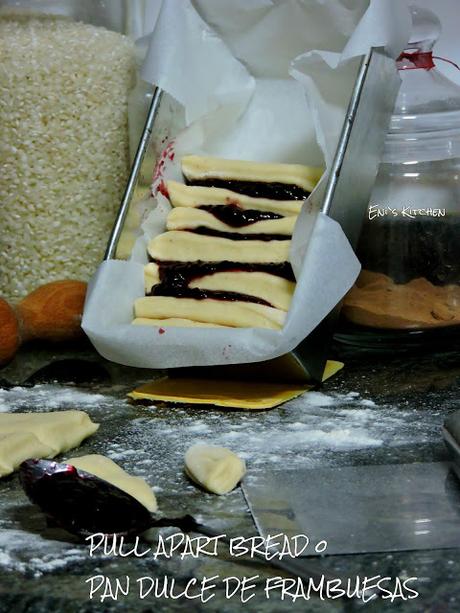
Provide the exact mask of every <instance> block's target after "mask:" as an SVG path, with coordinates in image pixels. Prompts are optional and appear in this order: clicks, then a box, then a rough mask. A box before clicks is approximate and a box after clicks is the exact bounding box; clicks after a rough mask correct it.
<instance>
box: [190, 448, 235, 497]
mask: <svg viewBox="0 0 460 613" xmlns="http://www.w3.org/2000/svg"><path fill="white" fill-rule="evenodd" d="M185 473H186V474H187V475H188V476H189V477H190V479H192V481H194V482H195V483H198V485H201V487H203V488H204V489H205V490H207V491H208V492H212V493H213V494H227V493H228V492H231V490H233V489H234V488H235V487H236V486H237V485H238V483H239V482H240V481H241V479H242V478H243V476H244V475H245V473H246V464H245V463H244V460H242V459H241V458H239V457H238V456H237V455H236V453H233V451H230V449H227V448H226V447H216V446H214V445H194V446H193V447H190V449H188V450H187V452H186V454H185Z"/></svg>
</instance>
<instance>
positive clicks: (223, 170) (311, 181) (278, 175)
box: [182, 155, 324, 192]
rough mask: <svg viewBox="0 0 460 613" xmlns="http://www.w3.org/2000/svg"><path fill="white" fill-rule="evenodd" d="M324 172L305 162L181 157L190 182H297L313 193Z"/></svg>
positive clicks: (292, 183) (294, 183)
mask: <svg viewBox="0 0 460 613" xmlns="http://www.w3.org/2000/svg"><path fill="white" fill-rule="evenodd" d="M323 171H324V169H322V168H316V167H312V166H303V165H302V164H276V163H271V162H268V163H267V162H249V161H245V160H226V159H223V158H214V157H202V156H198V155H186V156H185V157H183V158H182V172H183V173H184V176H185V177H186V178H187V180H188V181H190V182H191V183H193V181H196V180H201V179H224V180H230V181H257V182H267V183H284V184H286V185H297V186H299V187H301V188H303V189H304V190H305V191H309V192H311V191H313V189H314V187H315V185H316V184H317V183H318V181H319V180H320V178H321V175H322V174H323Z"/></svg>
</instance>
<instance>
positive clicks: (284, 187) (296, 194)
mask: <svg viewBox="0 0 460 613" xmlns="http://www.w3.org/2000/svg"><path fill="white" fill-rule="evenodd" d="M186 183H187V185H199V186H202V187H218V188H223V189H230V190H232V191H233V192H237V193H238V194H244V195H246V196H251V197H252V198H270V199H271V200H303V199H304V198H308V196H309V195H310V194H311V192H309V191H306V190H304V189H303V188H302V187H299V186H298V185H290V184H288V183H280V182H273V183H265V182H264V181H263V182H262V181H236V180H232V179H217V178H210V179H194V180H193V181H189V180H186Z"/></svg>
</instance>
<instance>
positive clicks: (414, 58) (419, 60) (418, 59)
mask: <svg viewBox="0 0 460 613" xmlns="http://www.w3.org/2000/svg"><path fill="white" fill-rule="evenodd" d="M404 60H407V62H409V63H407V62H406V63H403V62H404ZM433 60H441V61H442V62H447V63H448V64H452V66H455V68H457V70H460V66H459V65H458V64H456V63H455V62H453V61H452V60H448V59H447V58H445V57H440V56H439V55H433V52H432V51H417V50H416V51H403V52H402V53H401V55H400V56H399V57H398V59H397V60H396V61H397V62H398V69H399V70H415V69H417V68H424V69H425V70H431V69H432V68H434V67H435V63H434V62H433Z"/></svg>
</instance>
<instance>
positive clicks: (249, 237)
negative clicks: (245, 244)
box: [184, 226, 291, 241]
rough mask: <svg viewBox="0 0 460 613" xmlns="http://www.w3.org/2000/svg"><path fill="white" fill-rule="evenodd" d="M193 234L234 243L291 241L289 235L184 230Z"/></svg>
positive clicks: (204, 229)
mask: <svg viewBox="0 0 460 613" xmlns="http://www.w3.org/2000/svg"><path fill="white" fill-rule="evenodd" d="M185 231H187V232H193V233H194V234H202V235H204V236H218V237H219V238H229V239H231V240H233V241H289V240H291V236H290V235H289V234H238V232H221V231H220V230H214V229H213V228H205V227H204V226H200V227H198V228H195V229H194V230H184V232H185Z"/></svg>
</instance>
